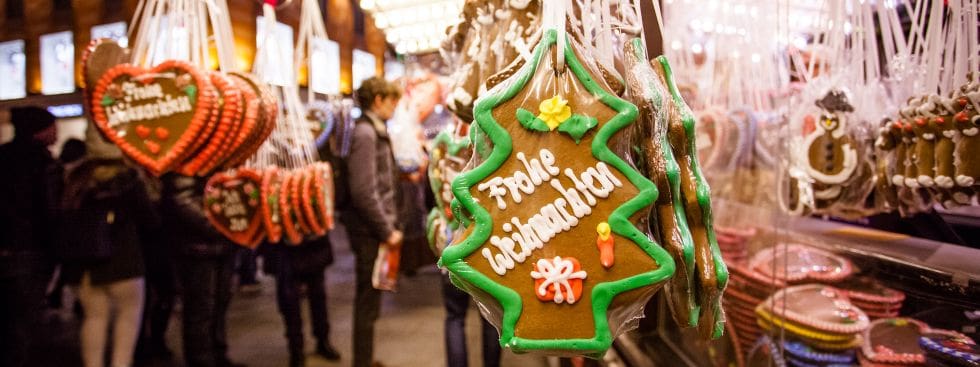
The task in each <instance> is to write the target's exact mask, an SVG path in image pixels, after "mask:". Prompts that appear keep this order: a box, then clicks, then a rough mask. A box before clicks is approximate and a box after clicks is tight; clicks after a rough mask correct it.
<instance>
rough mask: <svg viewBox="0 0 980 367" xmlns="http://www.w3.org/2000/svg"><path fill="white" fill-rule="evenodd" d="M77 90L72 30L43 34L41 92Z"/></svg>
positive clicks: (59, 92) (57, 92) (52, 92)
mask: <svg viewBox="0 0 980 367" xmlns="http://www.w3.org/2000/svg"><path fill="white" fill-rule="evenodd" d="M74 91H75V44H74V43H73V42H72V34H71V31H64V32H58V33H50V34H46V35H43V36H41V93H44V94H63V93H71V92H74Z"/></svg>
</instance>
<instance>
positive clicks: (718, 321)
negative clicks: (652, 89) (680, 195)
mask: <svg viewBox="0 0 980 367" xmlns="http://www.w3.org/2000/svg"><path fill="white" fill-rule="evenodd" d="M656 60H657V62H659V63H660V65H661V66H663V68H664V76H665V77H666V78H665V79H667V88H668V89H669V90H670V94H671V96H672V97H673V100H674V105H675V106H677V109H678V110H679V111H680V113H681V120H682V121H683V123H684V132H685V133H686V134H687V146H688V147H690V148H691V149H688V151H689V152H690V154H691V173H693V174H694V181H695V182H696V183H697V199H698V205H700V206H701V211H702V213H703V216H704V226H705V231H706V232H707V234H708V244H709V245H710V246H711V254H712V256H713V257H714V262H715V277H717V279H718V289H719V290H720V291H724V289H725V287H726V286H727V285H728V266H727V265H725V262H724V261H723V260H722V258H721V250H720V249H719V248H718V239H717V237H716V236H715V228H714V217H713V215H712V213H711V188H709V187H708V182H707V180H705V178H704V174H703V173H701V164H700V163H699V162H698V151H697V149H693V148H694V147H695V146H696V145H695V142H694V136H695V131H694V124H695V119H694V112H693V111H691V107H689V106H688V105H687V103H685V102H684V99H683V98H682V97H681V94H680V91H679V90H678V89H677V84H676V83H675V82H674V73H673V71H671V68H670V63H669V62H668V61H667V58H666V57H664V56H663V55H661V56H658V57H657V59H656ZM716 303H717V304H715V305H714V307H715V308H714V309H715V326H714V333H713V334H712V337H713V338H718V337H720V336H721V335H722V334H723V333H724V330H725V323H724V318H723V317H721V316H722V313H723V311H722V306H721V297H718V299H717V300H716Z"/></svg>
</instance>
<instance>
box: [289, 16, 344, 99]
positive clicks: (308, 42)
mask: <svg viewBox="0 0 980 367" xmlns="http://www.w3.org/2000/svg"><path fill="white" fill-rule="evenodd" d="M302 6H303V8H302V10H301V12H300V20H299V32H298V34H299V37H298V38H297V40H296V57H295V59H296V66H295V70H300V69H301V68H302V67H303V64H304V63H306V67H307V80H308V81H309V82H308V83H307V89H306V90H307V91H306V92H307V98H306V102H307V104H310V103H313V101H315V100H317V95H318V94H320V93H317V92H316V91H314V90H313V68H315V67H318V66H317V65H314V64H313V62H312V59H311V58H312V57H313V53H314V52H315V50H316V48H315V47H316V46H315V45H316V42H318V41H320V40H329V39H330V38H329V37H328V36H327V28H326V26H325V25H324V24H323V13H321V12H320V4H319V2H318V1H316V0H303V5H302ZM328 72H338V71H337V70H335V71H328ZM321 95H322V94H321ZM323 96H326V95H323Z"/></svg>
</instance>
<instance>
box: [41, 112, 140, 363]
mask: <svg viewBox="0 0 980 367" xmlns="http://www.w3.org/2000/svg"><path fill="white" fill-rule="evenodd" d="M88 129H89V130H94V129H95V127H94V126H89V128H88ZM88 140H89V141H88V149H87V151H88V154H87V156H86V157H85V158H84V159H83V160H82V161H81V162H80V163H79V164H78V165H75V166H74V167H73V168H72V169H71V170H70V171H69V172H68V174H67V175H66V180H65V188H64V193H63V194H62V198H61V208H60V210H61V225H60V229H61V236H63V237H62V238H60V239H59V241H58V245H57V247H56V248H57V249H58V251H56V252H57V253H58V254H59V255H63V256H64V255H65V254H66V253H70V254H72V255H69V256H64V257H63V264H62V277H63V278H64V280H65V282H66V283H67V284H71V285H73V286H75V287H76V288H75V289H76V293H77V294H78V299H79V301H80V302H81V304H82V309H83V311H84V312H83V314H84V318H83V320H82V326H81V337H80V339H81V351H82V360H83V362H84V365H85V367H104V366H105V365H106V364H105V360H104V359H105V354H106V344H107V343H106V340H107V339H108V336H109V327H110V325H112V338H113V342H112V356H111V361H110V366H112V367H129V366H131V365H132V363H133V351H134V349H135V347H136V340H137V336H138V335H139V329H140V320H141V314H142V312H143V297H144V296H143V292H144V279H143V276H144V273H145V269H144V266H143V254H142V243H143V239H144V238H146V237H147V235H148V234H149V233H151V231H153V230H154V229H156V228H157V227H158V226H159V217H158V216H157V213H156V210H155V208H154V207H153V205H152V203H151V201H150V197H149V195H148V194H147V191H146V187H145V184H144V182H143V181H142V180H141V177H140V174H139V172H138V171H137V170H136V169H134V168H132V167H130V166H128V165H127V164H126V162H125V161H123V157H122V152H120V151H119V149H118V148H116V147H115V146H113V145H111V144H108V143H105V142H103V141H102V139H101V138H100V137H98V136H97V135H95V134H91V135H90V136H89V139H88Z"/></svg>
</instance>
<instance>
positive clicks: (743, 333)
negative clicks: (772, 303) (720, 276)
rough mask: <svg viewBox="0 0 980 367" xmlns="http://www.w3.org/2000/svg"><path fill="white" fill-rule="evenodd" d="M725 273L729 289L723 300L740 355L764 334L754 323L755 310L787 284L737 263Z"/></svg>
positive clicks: (732, 264) (730, 266) (731, 265)
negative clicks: (727, 275) (727, 276)
mask: <svg viewBox="0 0 980 367" xmlns="http://www.w3.org/2000/svg"><path fill="white" fill-rule="evenodd" d="M728 272H729V278H728V289H726V290H725V298H724V299H723V301H724V305H725V311H726V317H727V318H728V323H729V324H730V325H731V326H732V327H731V330H732V331H733V333H734V334H735V339H736V344H737V345H738V346H739V348H740V349H741V350H742V351H748V350H750V349H752V348H753V345H754V344H755V343H756V341H757V340H758V339H759V337H760V336H762V334H763V332H762V328H760V327H759V324H758V323H757V321H756V315H755V308H756V307H758V306H759V304H761V303H762V302H763V301H764V300H765V299H766V298H769V296H770V295H772V294H773V292H775V291H776V290H778V289H781V288H783V287H785V286H786V283H783V282H780V281H777V280H774V279H772V278H766V277H765V276H763V275H762V274H759V273H758V272H756V271H753V270H752V269H750V268H748V267H746V266H745V265H742V264H738V263H731V264H729V265H728Z"/></svg>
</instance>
